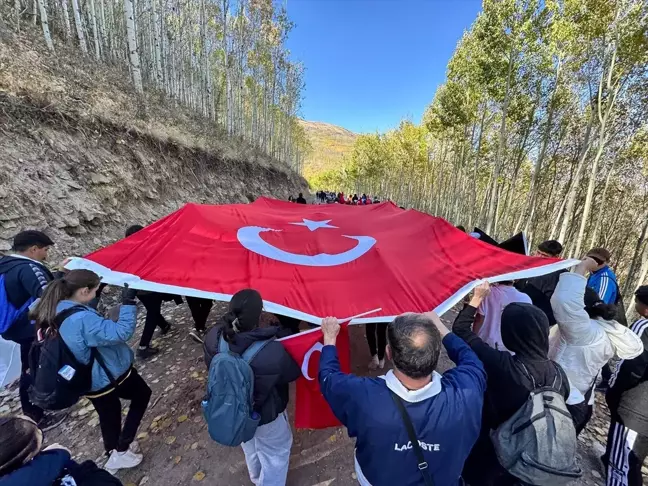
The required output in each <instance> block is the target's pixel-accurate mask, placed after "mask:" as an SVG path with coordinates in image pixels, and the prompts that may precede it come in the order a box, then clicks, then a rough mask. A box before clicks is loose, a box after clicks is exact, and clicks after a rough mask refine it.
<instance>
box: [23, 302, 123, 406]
mask: <svg viewBox="0 0 648 486" xmlns="http://www.w3.org/2000/svg"><path fill="white" fill-rule="evenodd" d="M86 310H87V309H86V308H85V307H83V306H74V307H70V308H69V309H65V310H64V311H62V312H60V313H59V314H57V315H56V318H55V323H56V325H57V328H60V327H61V324H63V321H65V319H67V318H68V317H70V316H71V315H73V314H76V313H77V312H82V311H86ZM90 350H91V359H90V362H89V363H88V364H83V363H80V362H79V361H77V359H76V358H75V357H74V354H72V352H71V351H70V349H69V348H68V347H67V345H66V344H65V341H63V339H62V338H61V336H60V334H58V333H57V334H56V335H55V336H48V337H46V338H45V339H44V340H43V341H41V342H36V343H34V344H33V345H32V348H31V350H30V351H29V367H30V370H31V373H32V384H31V386H30V387H29V391H28V394H29V400H30V401H31V402H32V403H33V404H34V405H37V406H39V407H41V408H43V409H45V410H62V409H64V408H69V407H71V406H72V405H74V404H75V403H77V402H78V401H79V399H80V398H81V396H83V395H85V394H86V393H88V392H89V391H90V388H91V386H92V365H93V364H94V361H95V360H97V362H98V363H99V365H100V366H101V367H102V368H103V369H104V371H106V373H107V374H108V377H111V374H110V373H109V372H108V371H107V370H106V366H105V364H104V362H103V359H102V358H101V355H100V354H99V352H98V351H97V348H90Z"/></svg>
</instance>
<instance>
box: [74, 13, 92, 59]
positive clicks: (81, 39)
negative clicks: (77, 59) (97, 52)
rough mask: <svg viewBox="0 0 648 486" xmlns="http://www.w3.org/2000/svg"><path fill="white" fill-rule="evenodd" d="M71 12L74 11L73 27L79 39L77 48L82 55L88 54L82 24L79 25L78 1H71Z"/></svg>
mask: <svg viewBox="0 0 648 486" xmlns="http://www.w3.org/2000/svg"><path fill="white" fill-rule="evenodd" d="M72 10H73V11H74V26H75V27H76V31H77V37H78V38H79V47H80V48H81V50H82V51H83V53H84V54H87V53H88V46H86V41H85V35H84V34H83V24H82V23H81V10H79V0H72Z"/></svg>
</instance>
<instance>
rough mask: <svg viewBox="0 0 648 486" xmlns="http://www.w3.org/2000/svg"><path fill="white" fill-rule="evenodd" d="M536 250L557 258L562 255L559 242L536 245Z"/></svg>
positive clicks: (553, 241)
mask: <svg viewBox="0 0 648 486" xmlns="http://www.w3.org/2000/svg"><path fill="white" fill-rule="evenodd" d="M538 250H540V251H542V252H544V253H547V254H549V255H551V256H558V255H560V254H561V253H562V251H563V246H562V245H561V244H560V241H556V240H547V241H543V242H542V243H540V244H539V245H538Z"/></svg>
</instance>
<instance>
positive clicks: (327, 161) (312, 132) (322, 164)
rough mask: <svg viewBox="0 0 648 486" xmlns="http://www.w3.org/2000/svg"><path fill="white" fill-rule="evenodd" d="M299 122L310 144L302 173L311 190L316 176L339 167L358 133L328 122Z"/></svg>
mask: <svg viewBox="0 0 648 486" xmlns="http://www.w3.org/2000/svg"><path fill="white" fill-rule="evenodd" d="M299 124H300V125H301V126H302V127H303V128H304V131H305V132H306V138H307V140H308V142H309V143H310V145H311V147H310V149H311V150H309V151H308V152H307V155H306V158H305V161H304V170H303V175H304V177H306V179H307V180H308V181H309V182H310V183H311V185H312V186H313V190H317V189H319V188H317V187H315V186H316V185H317V181H318V179H317V176H318V175H320V174H322V173H324V172H327V171H329V170H335V169H337V168H338V167H340V166H341V165H342V164H343V162H344V158H345V157H347V156H349V155H350V154H351V151H352V150H353V145H354V143H355V141H356V139H357V138H358V135H357V134H356V133H353V132H350V131H349V130H347V129H345V128H342V127H338V126H336V125H331V124H329V123H322V122H312V121H305V120H300V121H299Z"/></svg>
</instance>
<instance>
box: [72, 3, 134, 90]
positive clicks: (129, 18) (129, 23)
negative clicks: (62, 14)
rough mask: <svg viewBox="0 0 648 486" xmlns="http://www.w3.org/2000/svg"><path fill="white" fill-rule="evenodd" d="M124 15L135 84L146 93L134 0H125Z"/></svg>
mask: <svg viewBox="0 0 648 486" xmlns="http://www.w3.org/2000/svg"><path fill="white" fill-rule="evenodd" d="M75 1H76V0H75ZM124 17H125V18H126V37H127V42H128V60H129V62H130V69H131V74H132V77H133V85H134V86H135V91H136V92H137V94H139V95H141V94H143V93H144V86H143V85H142V71H141V69H140V60H139V52H138V50H137V38H136V36H135V14H134V12H133V0H124Z"/></svg>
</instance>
